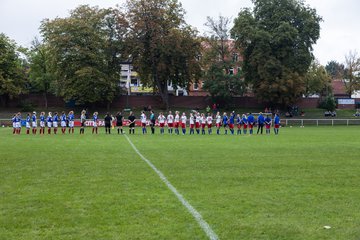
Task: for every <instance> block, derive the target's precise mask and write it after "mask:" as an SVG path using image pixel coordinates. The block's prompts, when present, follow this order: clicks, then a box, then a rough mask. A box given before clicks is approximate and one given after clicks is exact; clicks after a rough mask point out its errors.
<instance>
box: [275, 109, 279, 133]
mask: <svg viewBox="0 0 360 240" xmlns="http://www.w3.org/2000/svg"><path fill="white" fill-rule="evenodd" d="M279 127H280V117H279V114H277V113H276V114H275V117H274V132H275V135H278V134H279Z"/></svg>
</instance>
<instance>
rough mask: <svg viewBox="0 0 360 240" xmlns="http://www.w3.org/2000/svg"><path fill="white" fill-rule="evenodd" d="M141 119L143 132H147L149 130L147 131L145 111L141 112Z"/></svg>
mask: <svg viewBox="0 0 360 240" xmlns="http://www.w3.org/2000/svg"><path fill="white" fill-rule="evenodd" d="M140 121H141V127H142V133H143V134H146V133H147V131H146V114H145V111H142V112H141V115H140Z"/></svg>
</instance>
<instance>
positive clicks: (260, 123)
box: [256, 113, 265, 134]
mask: <svg viewBox="0 0 360 240" xmlns="http://www.w3.org/2000/svg"><path fill="white" fill-rule="evenodd" d="M257 123H258V129H257V133H256V134H259V131H260V130H261V131H260V132H261V134H263V128H264V123H265V118H264V116H263V115H262V113H260V115H259V117H258V120H257Z"/></svg>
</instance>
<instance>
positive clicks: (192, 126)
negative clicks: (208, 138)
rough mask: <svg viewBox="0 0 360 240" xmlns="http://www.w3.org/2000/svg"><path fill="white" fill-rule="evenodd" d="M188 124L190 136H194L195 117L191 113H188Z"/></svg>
mask: <svg viewBox="0 0 360 240" xmlns="http://www.w3.org/2000/svg"><path fill="white" fill-rule="evenodd" d="M189 123H190V135H191V134H194V125H195V117H194V115H193V114H192V113H190V119H189Z"/></svg>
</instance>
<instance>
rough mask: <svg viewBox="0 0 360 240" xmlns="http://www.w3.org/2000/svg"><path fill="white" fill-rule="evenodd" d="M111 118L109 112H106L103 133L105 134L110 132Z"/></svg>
mask: <svg viewBox="0 0 360 240" xmlns="http://www.w3.org/2000/svg"><path fill="white" fill-rule="evenodd" d="M112 120H113V118H112V116H110V113H107V114H106V116H105V119H104V122H105V133H106V134H108V133H109V134H111V132H110V131H111V122H112Z"/></svg>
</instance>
